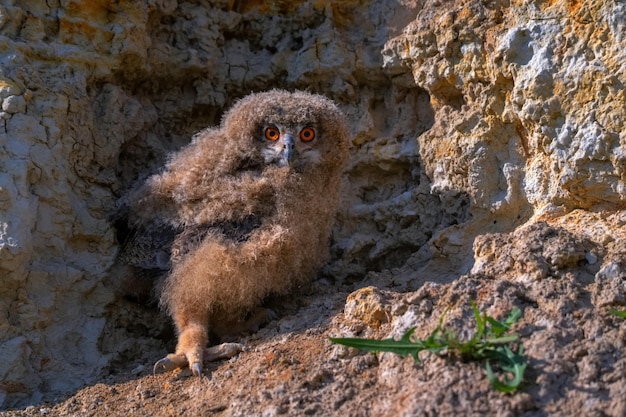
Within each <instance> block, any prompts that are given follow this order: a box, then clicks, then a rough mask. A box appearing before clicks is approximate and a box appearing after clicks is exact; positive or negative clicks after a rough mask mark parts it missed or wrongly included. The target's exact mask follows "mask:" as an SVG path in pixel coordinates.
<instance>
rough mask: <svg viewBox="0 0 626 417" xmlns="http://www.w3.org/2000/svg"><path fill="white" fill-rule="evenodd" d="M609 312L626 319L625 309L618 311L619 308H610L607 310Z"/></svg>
mask: <svg viewBox="0 0 626 417" xmlns="http://www.w3.org/2000/svg"><path fill="white" fill-rule="evenodd" d="M609 313H610V314H612V315H614V316H615V317H621V318H623V319H626V310H623V311H619V310H618V309H616V308H611V309H610V310H609Z"/></svg>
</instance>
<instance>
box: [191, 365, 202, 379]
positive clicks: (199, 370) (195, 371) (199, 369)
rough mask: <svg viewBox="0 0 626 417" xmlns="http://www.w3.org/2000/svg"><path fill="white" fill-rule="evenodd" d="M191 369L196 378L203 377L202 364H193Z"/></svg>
mask: <svg viewBox="0 0 626 417" xmlns="http://www.w3.org/2000/svg"><path fill="white" fill-rule="evenodd" d="M189 368H190V369H191V372H192V373H193V374H194V376H199V377H202V364H200V363H198V362H195V363H192V364H191V365H190V366H189Z"/></svg>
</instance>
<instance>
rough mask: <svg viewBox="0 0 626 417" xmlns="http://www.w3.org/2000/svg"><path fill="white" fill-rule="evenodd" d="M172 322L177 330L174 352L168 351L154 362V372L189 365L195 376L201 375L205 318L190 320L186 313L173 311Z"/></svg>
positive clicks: (205, 340)
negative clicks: (167, 353)
mask: <svg viewBox="0 0 626 417" xmlns="http://www.w3.org/2000/svg"><path fill="white" fill-rule="evenodd" d="M173 316H174V323H175V324H176V329H177V330H178V344H177V345H176V352H175V353H170V354H169V355H167V356H166V357H164V358H163V359H160V360H158V361H157V362H156V363H155V364H154V370H153V371H154V373H157V372H160V371H171V370H174V369H176V368H183V367H185V366H187V365H189V369H191V372H193V374H194V375H196V376H202V356H203V352H204V348H205V346H206V344H207V342H208V325H207V320H206V318H200V320H198V318H193V319H191V320H190V318H189V317H187V315H186V314H182V313H180V312H174V314H173Z"/></svg>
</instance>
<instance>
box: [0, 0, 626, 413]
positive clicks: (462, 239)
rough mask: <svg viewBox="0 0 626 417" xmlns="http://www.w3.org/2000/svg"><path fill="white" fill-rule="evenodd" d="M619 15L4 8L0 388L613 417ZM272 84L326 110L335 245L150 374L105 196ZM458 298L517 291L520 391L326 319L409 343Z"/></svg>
mask: <svg viewBox="0 0 626 417" xmlns="http://www.w3.org/2000/svg"><path fill="white" fill-rule="evenodd" d="M625 33H626V5H624V4H623V3H620V2H602V1H596V0H586V1H579V2H552V1H544V2H524V1H514V2H504V1H502V2H501V1H491V2H481V1H478V0H464V1H461V2H458V1H434V0H433V1H431V0H425V1H418V0H414V1H411V0H403V1H399V2H393V3H392V2H384V1H376V0H372V1H348V2H330V1H324V0H322V1H315V2H282V1H273V2H256V1H251V0H247V1H217V0H216V1H211V2H205V3H201V4H197V3H195V2H183V1H175V0H165V1H147V2H109V1H106V0H102V1H97V2H80V1H64V2H58V1H48V2H5V4H3V5H1V6H0V62H1V64H0V100H1V111H0V121H1V123H2V129H0V277H1V282H2V285H1V286H0V287H1V288H0V317H2V318H1V319H0V357H2V361H0V408H14V407H23V406H26V405H28V404H42V401H48V402H51V403H48V404H47V405H41V406H40V405H38V406H37V407H35V408H32V407H31V408H27V409H25V410H23V411H16V412H15V414H18V415H19V414H25V415H35V414H37V415H39V414H40V413H41V409H42V408H41V407H43V409H45V410H48V411H47V412H49V411H51V410H52V411H54V412H55V413H56V414H58V415H71V414H72V413H77V412H80V413H83V414H85V415H111V414H113V413H120V414H121V413H126V414H127V413H128V412H132V410H137V409H139V408H141V409H143V410H144V411H149V412H150V414H153V415H168V414H182V413H183V412H185V411H188V412H196V413H213V414H223V415H249V414H267V415H279V414H285V413H288V414H297V413H307V414H318V415H329V414H333V413H334V414H339V413H342V414H347V415H382V414H389V413H394V415H416V414H420V413H422V414H437V415H446V414H450V415H453V414H454V415H458V414H468V413H469V414H471V413H474V414H481V413H490V414H494V413H500V414H503V415H504V414H507V415H521V414H529V415H530V414H533V413H539V412H545V413H548V414H555V415H569V414H573V413H575V414H579V413H580V412H581V410H583V412H584V413H586V414H589V415H593V414H598V415H600V414H604V415H615V416H618V415H623V414H624V413H625V412H626V403H625V402H624V398H626V395H625V393H624V388H623V387H624V386H625V384H624V378H625V377H624V367H625V366H626V364H625V363H624V360H623V358H624V357H625V355H626V347H625V346H624V340H625V338H624V331H625V330H626V324H625V323H624V321H623V320H620V319H619V318H616V317H614V316H611V315H610V314H608V309H609V308H611V307H614V308H618V309H624V305H625V304H626V301H625V298H624V297H625V291H626V289H625V287H624V285H625V283H624V282H625V280H626V261H625V258H626V209H625V208H624V207H625V203H626V188H625V183H626V129H625V128H624V120H625V119H626V89H625V88H624V85H625V83H626V67H625V66H624V62H626V35H625ZM274 87H286V88H302V89H309V90H311V91H314V92H320V93H324V94H326V95H328V96H329V97H331V98H333V99H334V100H336V101H337V102H338V103H339V104H340V105H341V107H342V109H343V110H344V111H345V112H346V114H347V115H348V118H349V121H350V127H351V132H352V134H353V142H352V159H351V162H350V165H349V167H348V169H347V171H346V173H345V176H344V196H343V200H342V205H341V208H340V210H339V212H338V214H337V224H336V227H335V230H334V233H333V239H332V242H331V245H332V246H331V253H332V259H331V261H330V262H329V264H328V265H327V266H326V267H325V268H324V270H323V271H322V273H321V275H320V280H319V281H317V282H316V283H314V284H313V286H312V288H311V289H310V290H309V292H308V293H306V294H303V295H302V294H301V295H300V299H299V301H286V300H282V301H278V302H274V309H275V310H276V312H277V313H278V315H279V317H282V318H280V319H279V320H274V321H272V322H271V323H270V324H269V325H267V326H265V327H264V328H262V329H261V330H260V331H259V332H257V333H254V334H252V335H249V336H246V337H245V338H244V339H245V340H244V341H246V342H247V343H248V344H249V346H250V348H249V349H248V350H247V351H244V352H243V353H241V354H240V355H239V356H237V357H235V358H234V359H231V360H229V361H227V362H223V363H217V364H207V366H208V367H209V370H210V371H211V372H212V379H211V380H210V381H194V380H188V379H186V378H184V377H182V378H179V377H172V376H168V375H163V376H160V377H156V378H154V377H150V376H145V375H147V374H148V373H149V368H150V366H149V365H150V361H152V360H154V358H156V357H159V356H160V355H161V354H162V353H163V352H165V351H166V350H167V349H166V346H165V344H167V343H168V340H169V339H171V338H172V336H171V329H170V327H169V325H168V319H167V318H166V317H165V316H163V315H162V314H160V313H158V312H157V311H156V310H155V309H153V308H150V307H144V306H140V305H138V304H137V303H135V302H134V301H132V300H130V301H129V300H126V299H125V298H124V297H123V293H122V291H121V290H120V288H121V287H122V283H123V282H124V281H125V280H126V278H127V273H128V271H125V270H124V269H123V268H119V266H117V265H115V258H116V254H117V249H118V246H119V245H118V242H117V238H116V230H115V228H114V226H113V224H112V222H111V220H110V216H111V214H112V212H113V211H114V208H115V202H116V200H117V198H118V197H119V196H120V195H121V194H123V192H124V191H125V190H127V189H128V187H130V186H131V184H132V183H133V182H134V181H136V180H137V179H141V178H144V177H145V176H147V175H149V173H151V172H154V170H156V169H158V167H159V166H160V165H161V164H162V163H163V161H164V160H165V159H166V157H167V153H168V152H170V151H172V150H175V149H178V148H179V147H180V146H182V145H183V144H185V143H187V142H188V141H189V140H190V138H191V136H192V135H193V134H194V132H196V131H198V130H200V129H202V128H205V127H206V126H209V125H215V124H217V123H219V119H220V117H221V114H222V112H223V111H224V110H225V109H226V108H227V107H229V106H230V105H231V104H232V103H233V102H234V101H235V100H236V99H237V98H239V97H242V96H244V95H246V94H247V93H249V92H250V91H258V90H265V89H269V88H274ZM359 288H361V289H359ZM355 290H356V292H354V293H353V294H350V293H351V292H353V291H355ZM470 299H472V300H476V301H477V303H478V305H479V307H480V308H482V309H485V310H486V311H488V312H489V313H490V314H492V315H494V316H498V317H500V316H501V315H503V314H504V313H505V312H506V311H508V310H510V308H512V307H513V306H517V307H520V308H522V309H523V310H524V316H523V319H522V321H521V322H520V323H518V325H517V327H516V330H517V331H518V332H519V333H520V335H521V336H522V340H524V345H525V347H526V352H527V356H528V358H529V377H528V380H527V385H526V386H525V387H524V389H523V390H522V391H523V392H522V393H520V394H515V395H512V396H504V395H502V394H498V393H496V392H494V391H493V390H492V389H490V387H489V385H488V383H487V380H486V378H485V377H484V375H483V372H482V370H481V369H480V367H479V366H478V365H474V364H465V363H461V362H454V361H452V362H450V361H449V360H447V359H446V358H439V357H436V356H430V357H427V358H425V360H424V362H423V364H422V365H415V364H414V363H413V362H412V360H411V359H406V360H403V359H400V358H398V357H395V356H393V355H387V354H384V355H378V356H374V355H371V354H367V355H360V354H356V353H355V352H352V351H348V350H341V349H339V348H337V347H335V346H332V345H331V344H330V343H329V342H328V341H327V336H329V335H330V336H338V335H343V336H348V335H350V336H353V335H361V336H369V337H377V338H382V337H390V336H400V335H401V334H402V332H404V331H406V329H408V328H409V327H412V326H418V330H417V331H416V334H417V335H418V336H420V337H422V336H425V335H427V334H428V333H429V332H430V331H432V330H433V328H434V326H436V325H437V323H438V319H439V317H440V315H441V314H442V313H443V311H445V310H446V309H448V310H449V313H448V316H447V317H448V318H447V321H448V324H449V325H450V326H451V327H452V328H453V329H455V330H458V331H459V332H467V331H468V330H467V329H468V326H470V328H471V326H473V323H471V311H470V310H469V309H468V302H469V300H470ZM276 303H278V304H276ZM344 307H345V308H344ZM342 310H343V311H344V312H342ZM251 372H252V374H251ZM251 375H253V376H251ZM172 378H173V379H172ZM128 379H130V381H128V382H126V381H127V380H128ZM242 381H245V382H246V383H245V384H243V383H242ZM96 382H107V383H109V384H117V385H115V386H113V387H108V386H106V385H102V384H100V385H93V384H95V383H96ZM86 385H93V386H92V387H90V388H86V389H84V390H82V391H80V392H79V393H78V394H76V395H75V397H73V398H72V399H69V400H67V401H66V402H62V403H59V404H57V405H55V404H56V403H57V402H58V401H59V399H60V398H62V397H61V396H63V395H67V394H70V393H73V392H75V391H76V390H77V389H79V388H80V387H83V386H86ZM261 386H262V387H264V388H263V389H258V388H259V387H261ZM242 387H243V388H242ZM189 399H195V401H189ZM225 399H229V400H225ZM105 405H106V407H105Z"/></svg>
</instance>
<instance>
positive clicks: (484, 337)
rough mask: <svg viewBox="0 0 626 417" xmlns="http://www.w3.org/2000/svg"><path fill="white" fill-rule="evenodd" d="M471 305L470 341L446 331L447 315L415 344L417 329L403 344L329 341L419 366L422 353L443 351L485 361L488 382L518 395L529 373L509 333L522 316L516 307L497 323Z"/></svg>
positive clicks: (522, 350)
mask: <svg viewBox="0 0 626 417" xmlns="http://www.w3.org/2000/svg"><path fill="white" fill-rule="evenodd" d="M471 305H472V311H473V313H474V317H475V319H476V332H475V333H474V335H473V336H472V338H471V339H469V340H467V341H463V340H461V339H460V337H459V336H458V335H457V334H456V333H454V332H450V331H446V330H444V329H443V319H444V317H445V314H446V313H445V312H444V314H443V315H442V316H441V318H440V319H439V325H438V326H437V328H436V329H435V330H434V331H433V332H432V333H431V334H430V335H429V336H428V337H427V338H426V339H424V340H420V339H416V340H413V337H412V336H413V333H414V332H415V327H413V328H411V329H409V330H408V331H407V332H406V333H405V334H404V336H402V338H400V340H395V339H384V340H373V339H361V338H330V340H331V341H332V342H333V343H338V344H341V345H345V346H350V347H353V348H357V349H361V350H366V351H370V352H392V353H396V354H398V355H402V356H407V355H410V356H412V357H413V359H414V360H415V361H417V362H419V360H420V359H419V353H420V352H421V351H423V350H426V351H429V352H432V353H435V354H438V353H441V352H442V351H444V350H447V351H448V352H451V351H454V352H457V353H458V354H459V355H460V356H461V358H463V359H466V360H476V361H482V360H484V361H485V369H486V372H487V378H488V379H489V382H490V383H491V385H492V386H493V387H494V388H495V389H496V390H498V391H500V392H514V391H516V390H517V389H518V387H519V386H520V384H521V383H522V381H523V380H524V371H525V370H526V360H525V358H524V348H523V346H522V344H521V343H519V346H518V348H517V350H513V349H511V347H510V345H511V344H512V343H515V342H517V341H518V340H519V336H518V335H517V334H506V333H507V332H508V331H509V329H510V327H511V325H512V324H513V323H515V322H517V321H518V320H519V319H520V317H522V312H521V311H520V309H519V308H517V307H515V308H514V309H513V310H511V312H510V313H509V315H508V316H507V317H506V318H505V319H504V320H503V321H498V320H496V319H494V318H493V317H489V316H488V315H487V314H486V313H480V311H478V308H477V307H476V304H475V303H474V302H473V301H472V303H471ZM492 362H493V364H495V365H496V370H499V371H501V372H502V373H504V374H505V375H504V377H503V378H502V379H500V378H498V377H497V376H496V374H495V373H494V368H492V366H491V365H492ZM506 374H512V377H508V378H507V376H506Z"/></svg>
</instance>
